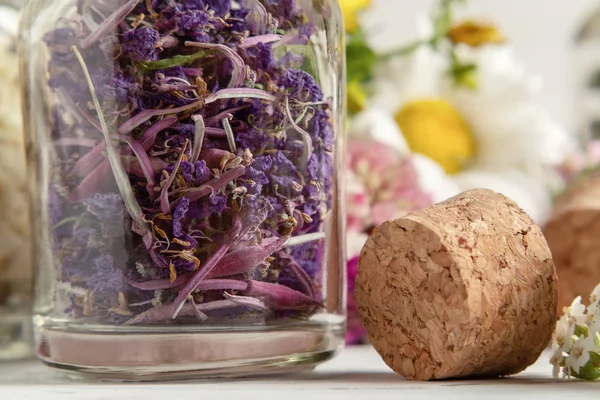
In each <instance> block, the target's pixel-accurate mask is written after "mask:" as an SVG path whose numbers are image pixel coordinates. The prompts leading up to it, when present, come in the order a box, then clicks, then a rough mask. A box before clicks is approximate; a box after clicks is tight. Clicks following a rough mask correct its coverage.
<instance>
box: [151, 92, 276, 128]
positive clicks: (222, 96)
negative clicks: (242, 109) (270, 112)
mask: <svg viewBox="0 0 600 400" xmlns="http://www.w3.org/2000/svg"><path fill="white" fill-rule="evenodd" d="M245 98H248V99H259V100H268V101H275V96H273V95H272V94H270V93H268V92H265V91H264V90H260V89H246V88H241V89H221V90H219V91H218V92H216V93H213V94H211V95H208V96H207V97H206V99H204V102H205V103H206V104H210V103H214V102H215V101H217V100H226V99H245ZM146 121H147V120H146Z"/></svg>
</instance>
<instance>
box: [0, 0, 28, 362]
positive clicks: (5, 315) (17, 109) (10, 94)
mask: <svg viewBox="0 0 600 400" xmlns="http://www.w3.org/2000/svg"><path fill="white" fill-rule="evenodd" d="M18 9H19V6H18V5H17V4H15V3H13V2H10V1H8V0H4V1H0V54H1V56H2V60H3V61H2V65H1V66H0V143H1V144H2V146H1V147H0V226H2V234H1V235H0V237H1V238H2V240H1V241H0V360H6V359H13V358H22V357H26V356H31V355H32V354H33V346H32V343H33V338H32V326H31V298H32V293H31V286H32V285H31V279H32V263H31V246H30V235H29V218H28V215H29V209H28V207H27V204H28V194H27V175H26V172H25V171H26V169H25V146H24V138H23V129H22V119H21V103H20V101H19V99H20V97H21V89H20V86H19V62H18V57H17V48H16V43H17V40H16V39H17V23H18V20H19V14H18Z"/></svg>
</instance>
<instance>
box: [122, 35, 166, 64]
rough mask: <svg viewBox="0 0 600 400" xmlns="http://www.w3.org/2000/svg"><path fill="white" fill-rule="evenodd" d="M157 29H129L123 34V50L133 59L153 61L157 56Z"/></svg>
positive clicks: (158, 36) (158, 37)
mask: <svg viewBox="0 0 600 400" xmlns="http://www.w3.org/2000/svg"><path fill="white" fill-rule="evenodd" d="M159 39H160V34H159V33H158V31H157V30H156V29H154V28H151V27H144V28H138V29H134V30H131V31H129V32H126V33H125V34H124V35H123V51H124V52H127V53H129V54H130V56H131V58H133V60H135V61H154V60H156V59H157V58H158V54H157V46H158V41H159Z"/></svg>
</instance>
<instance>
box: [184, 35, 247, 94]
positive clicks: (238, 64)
mask: <svg viewBox="0 0 600 400" xmlns="http://www.w3.org/2000/svg"><path fill="white" fill-rule="evenodd" d="M185 45H186V46H189V47H197V48H200V49H215V50H219V51H220V52H222V53H223V54H224V55H225V56H226V57H227V58H228V59H229V61H231V65H232V69H233V70H232V72H231V80H230V81H229V85H228V86H227V87H228V88H237V87H240V86H242V85H243V84H244V81H245V80H246V64H245V63H244V60H243V59H242V57H240V55H239V54H238V53H236V52H235V50H233V49H231V48H229V47H227V46H225V45H222V44H213V43H200V42H185Z"/></svg>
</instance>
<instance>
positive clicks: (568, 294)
mask: <svg viewBox="0 0 600 400" xmlns="http://www.w3.org/2000/svg"><path fill="white" fill-rule="evenodd" d="M544 234H545V236H546V239H547V240H548V245H549V246H550V250H552V255H553V257H554V262H555V264H556V272H557V274H558V279H559V282H560V284H559V286H558V310H559V311H560V310H562V309H563V307H566V306H569V305H570V304H571V302H572V301H573V299H575V298H576V297H577V296H582V297H583V298H584V299H585V298H587V296H588V295H589V294H590V293H591V292H592V290H594V287H595V286H596V284H597V283H598V282H600V173H595V174H591V175H588V176H586V177H583V178H581V179H578V180H577V181H575V182H573V183H572V184H571V185H570V186H569V188H568V189H567V190H566V191H565V193H564V194H563V195H561V196H560V197H559V198H558V200H557V202H556V204H555V207H554V210H553V212H552V215H551V216H550V219H549V220H548V222H547V223H546V226H545V227H544Z"/></svg>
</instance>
